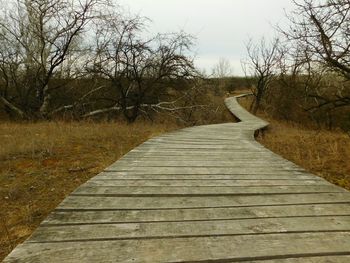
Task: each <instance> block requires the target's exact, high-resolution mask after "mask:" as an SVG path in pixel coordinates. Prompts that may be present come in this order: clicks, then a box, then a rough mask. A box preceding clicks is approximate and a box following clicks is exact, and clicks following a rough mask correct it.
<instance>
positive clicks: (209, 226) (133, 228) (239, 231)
mask: <svg viewBox="0 0 350 263" xmlns="http://www.w3.org/2000/svg"><path fill="white" fill-rule="evenodd" d="M328 231H329V232H331V231H343V232H349V235H350V216H330V217H314V218H310V217H293V218H260V219H243V220H242V219H237V220H221V221H220V220H216V221H201V222H188V221H187V222H164V223H162V222H155V223H127V224H125V223H124V224H92V225H73V226H42V227H41V228H39V229H38V230H37V231H35V232H34V234H33V235H32V237H31V239H30V241H29V242H34V243H37V242H64V241H74V242H77V241H86V240H104V239H110V240H112V239H113V240H122V239H145V238H149V239H150V238H162V237H163V238H164V237H165V238H166V237H172V238H174V237H200V236H225V235H227V236H228V235H246V234H268V233H270V234H271V233H297V232H301V233H303V232H328Z"/></svg>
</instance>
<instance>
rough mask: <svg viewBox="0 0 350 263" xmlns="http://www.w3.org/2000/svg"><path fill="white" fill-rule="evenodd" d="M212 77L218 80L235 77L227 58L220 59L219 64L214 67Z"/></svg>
mask: <svg viewBox="0 0 350 263" xmlns="http://www.w3.org/2000/svg"><path fill="white" fill-rule="evenodd" d="M212 75H213V76H214V77H216V78H226V77H231V76H232V75H233V68H232V66H231V63H230V61H229V60H228V59H226V58H220V59H219V61H218V63H217V64H216V65H215V66H214V67H213V70H212Z"/></svg>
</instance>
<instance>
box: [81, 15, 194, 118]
mask: <svg viewBox="0 0 350 263" xmlns="http://www.w3.org/2000/svg"><path fill="white" fill-rule="evenodd" d="M145 22H146V21H145V19H144V18H142V17H135V18H132V19H123V20H115V19H108V20H106V21H104V23H103V24H102V25H100V26H99V27H98V28H97V32H96V37H95V39H96V46H95V49H94V51H93V61H92V62H91V63H89V64H88V65H87V69H88V71H89V72H91V73H93V74H96V75H97V76H100V77H102V78H107V79H108V80H109V81H110V85H111V88H112V89H113V90H115V91H116V92H117V93H118V96H116V97H115V99H114V103H113V104H112V105H110V106H109V107H106V108H103V109H98V110H94V111H93V112H90V113H88V114H86V115H85V116H93V115H97V114H102V113H107V112H113V111H121V112H122V113H123V115H124V117H125V118H126V119H127V120H128V121H129V122H133V121H135V120H136V118H137V117H138V116H139V114H140V112H144V111H145V110H146V109H152V110H154V109H155V108H158V109H159V110H170V109H169V108H168V107H166V105H167V106H170V105H171V106H172V108H171V110H174V107H173V106H174V103H173V102H169V103H168V102H164V101H161V95H162V92H164V89H165V88H166V87H168V86H169V85H171V83H172V82H177V81H178V80H186V79H187V80H188V79H190V78H191V77H192V76H193V74H194V73H195V70H194V66H193V62H192V60H191V59H189V57H188V51H189V49H190V48H191V45H192V37H191V36H190V35H187V34H185V33H183V32H180V33H178V34H165V35H161V34H159V35H157V36H155V37H153V38H151V39H146V40H145V39H144V38H143V37H142V34H141V32H142V30H143V29H144V27H145ZM177 84H178V83H177Z"/></svg>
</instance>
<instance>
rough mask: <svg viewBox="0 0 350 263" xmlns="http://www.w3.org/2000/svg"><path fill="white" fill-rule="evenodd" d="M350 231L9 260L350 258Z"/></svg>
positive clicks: (98, 244)
mask: <svg viewBox="0 0 350 263" xmlns="http://www.w3.org/2000/svg"><path fill="white" fill-rule="evenodd" d="M348 241H349V233H348V232H336V233H332V232H327V233H295V234H268V235H264V234H262V235H244V236H222V237H200V238H198V237H197V238H166V239H145V240H142V239H141V240H118V241H113V240H105V241H86V242H68V243H26V244H24V245H22V246H19V249H17V250H15V251H14V252H13V253H12V254H11V255H10V257H9V258H7V259H6V260H5V263H9V262H19V261H21V262H36V263H41V262H45V263H47V262H50V263H56V262H57V263H61V262H70V263H81V262H200V261H209V260H211V261H212V262H230V261H231V262H241V261H246V262H247V261H248V262H249V261H254V260H268V259H279V258H281V259H284V258H293V257H309V256H330V255H337V254H340V255H344V254H345V255H349V254H350V252H349V251H350V243H349V242H348Z"/></svg>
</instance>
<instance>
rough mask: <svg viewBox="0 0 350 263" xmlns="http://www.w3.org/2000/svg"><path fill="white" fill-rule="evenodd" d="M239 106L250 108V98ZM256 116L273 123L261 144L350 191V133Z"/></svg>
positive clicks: (264, 133)
mask: <svg viewBox="0 0 350 263" xmlns="http://www.w3.org/2000/svg"><path fill="white" fill-rule="evenodd" d="M240 103H241V104H242V105H243V106H244V107H245V108H247V109H248V108H249V105H250V103H251V98H249V97H248V98H246V99H241V100H240ZM257 115H258V116H259V117H260V118H262V119H264V120H266V121H268V122H269V123H270V125H269V126H268V127H267V129H266V130H265V131H264V132H262V133H259V136H257V140H258V141H259V142H260V143H261V144H263V145H264V146H265V147H266V148H268V149H270V150H272V151H273V152H275V153H277V154H279V155H281V156H283V157H284V158H286V159H288V160H290V161H292V162H294V163H296V164H298V165H299V166H301V167H303V168H305V169H306V170H307V171H309V172H311V173H314V174H316V175H318V176H320V177H323V178H325V179H326V180H327V181H329V182H332V183H334V184H336V185H339V186H341V187H344V188H346V189H348V190H350V161H349V159H350V134H347V133H345V132H342V131H340V130H332V131H329V130H327V129H317V128H315V127H314V126H312V125H310V124H304V125H302V124H297V123H293V122H286V121H280V120H275V119H272V118H270V117H269V116H268V115H267V114H266V113H265V112H264V111H263V110H260V111H259V112H258V114H257Z"/></svg>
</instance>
